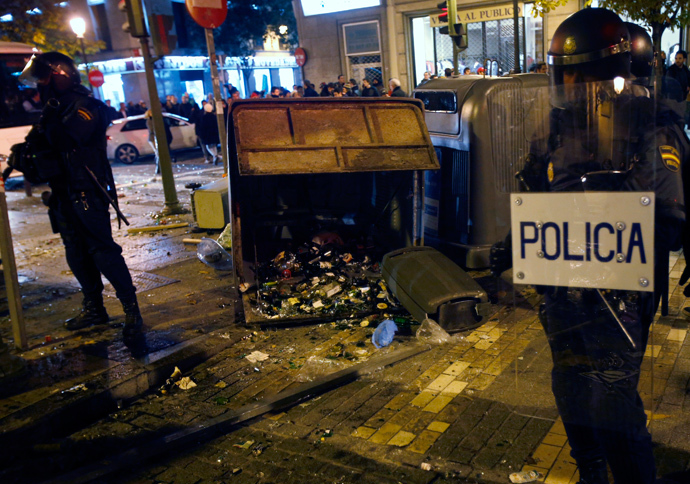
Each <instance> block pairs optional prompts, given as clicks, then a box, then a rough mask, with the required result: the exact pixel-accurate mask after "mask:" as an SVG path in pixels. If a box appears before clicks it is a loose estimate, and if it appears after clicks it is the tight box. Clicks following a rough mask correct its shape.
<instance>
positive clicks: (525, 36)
mask: <svg viewBox="0 0 690 484" xmlns="http://www.w3.org/2000/svg"><path fill="white" fill-rule="evenodd" d="M438 4H439V2H438V1H437V0H424V1H416V0H350V1H342V0H338V1H336V0H293V8H294V11H295V18H296V20H297V28H298V32H299V41H300V47H302V48H303V49H304V50H305V51H306V54H307V63H306V64H305V65H304V67H303V76H304V78H307V79H309V80H310V81H311V82H313V83H315V84H317V85H318V83H319V82H322V81H326V82H332V81H334V80H335V79H336V78H337V76H338V75H340V74H343V75H345V77H346V78H347V79H350V78H354V79H356V80H357V81H358V82H361V80H362V79H364V78H365V77H366V78H368V79H369V80H370V81H372V80H374V79H379V80H381V81H382V83H383V84H384V85H386V84H387V80H388V79H390V78H393V77H395V78H398V79H400V81H401V83H402V87H403V90H405V91H407V92H410V91H411V90H412V89H413V88H414V87H415V86H417V85H418V84H419V83H420V81H421V80H422V79H423V75H424V72H430V73H432V74H437V75H439V76H443V74H444V69H445V68H448V67H450V68H452V67H453V42H452V40H451V38H450V37H449V36H448V35H443V34H441V33H440V32H439V29H440V25H439V24H438V14H439V13H440V10H439V7H438ZM532 5H533V4H531V3H522V2H520V3H519V4H518V8H519V22H518V29H519V48H520V50H519V52H520V58H519V64H520V67H521V69H522V71H523V72H525V71H526V70H528V69H529V67H530V66H531V65H532V64H534V63H536V62H540V61H545V60H546V52H547V51H548V46H549V44H550V42H551V38H552V36H553V33H554V32H555V30H556V28H557V27H558V26H559V25H560V23H561V22H562V21H563V20H564V19H565V18H566V17H567V16H569V15H570V14H572V13H574V12H575V11H577V10H579V9H580V8H582V7H583V5H581V4H580V2H579V1H578V0H571V1H570V2H568V3H567V4H566V5H565V6H560V7H558V8H556V9H554V10H552V11H551V12H549V13H548V14H546V15H545V16H544V17H543V18H541V17H534V15H533V14H532ZM457 10H458V19H459V20H460V21H461V22H462V23H463V24H464V27H465V29H466V32H467V45H468V47H467V49H465V50H464V51H462V52H460V54H459V60H458V67H459V68H458V70H459V73H463V71H464V68H465V67H469V68H470V70H471V72H472V73H476V72H477V69H478V68H479V67H483V66H485V65H486V66H487V67H489V66H492V67H493V71H494V73H495V74H499V75H500V74H502V73H507V72H509V71H510V70H511V69H513V68H515V66H516V62H515V46H514V19H513V3H512V2H505V1H504V0H498V1H477V0H458V3H457ZM682 34H683V33H682V32H677V31H676V32H671V31H667V32H666V33H665V34H664V42H663V44H664V50H668V51H669V53H672V52H673V46H674V45H675V46H676V47H675V48H676V50H677V48H678V47H679V46H680V45H683V43H684V38H685V39H686V38H687V37H684V36H683V35H682ZM669 57H671V58H672V56H669ZM487 60H490V61H487ZM493 61H496V62H493ZM496 71H498V72H496Z"/></svg>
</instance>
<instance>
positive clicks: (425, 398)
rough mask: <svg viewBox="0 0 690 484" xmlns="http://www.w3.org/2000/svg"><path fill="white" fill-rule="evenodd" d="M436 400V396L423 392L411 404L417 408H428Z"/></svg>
mask: <svg viewBox="0 0 690 484" xmlns="http://www.w3.org/2000/svg"><path fill="white" fill-rule="evenodd" d="M434 398H436V395H434V394H433V393H431V392H422V393H420V394H419V395H417V396H416V397H414V400H412V401H411V402H410V405H414V406H415V407H426V406H427V405H428V404H429V402H431V401H432V400H433V399H434Z"/></svg>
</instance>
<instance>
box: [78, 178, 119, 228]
mask: <svg viewBox="0 0 690 484" xmlns="http://www.w3.org/2000/svg"><path fill="white" fill-rule="evenodd" d="M84 168H86V172H87V173H88V174H89V175H90V176H91V179H92V180H93V182H94V183H95V184H96V186H97V187H98V188H100V189H101V192H102V193H103V195H105V198H106V199H107V200H108V203H110V205H112V206H113V208H114V209H115V212H117V219H118V220H120V219H122V221H123V222H124V223H125V225H129V221H128V220H127V217H125V214H124V213H122V212H121V211H120V207H118V206H117V204H116V203H115V201H114V200H113V199H112V197H111V196H110V194H109V193H108V190H106V189H105V188H103V185H101V184H100V182H99V181H98V178H96V175H94V173H93V172H92V171H91V168H89V167H88V166H86V165H84Z"/></svg>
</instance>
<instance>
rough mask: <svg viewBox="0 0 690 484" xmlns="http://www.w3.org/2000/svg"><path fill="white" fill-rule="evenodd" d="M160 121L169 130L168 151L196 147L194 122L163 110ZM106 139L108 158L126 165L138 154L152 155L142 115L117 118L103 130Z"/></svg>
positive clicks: (133, 160) (138, 155) (136, 157)
mask: <svg viewBox="0 0 690 484" xmlns="http://www.w3.org/2000/svg"><path fill="white" fill-rule="evenodd" d="M163 120H164V121H165V123H166V124H167V125H168V126H170V131H171V132H172V136H173V139H172V143H171V144H170V149H171V150H179V149H188V148H195V147H197V146H198V145H197V141H196V134H195V133H194V125H193V124H192V123H190V122H189V121H187V119H186V118H183V117H182V116H177V115H175V114H169V113H163ZM106 136H107V139H108V147H107V152H108V159H110V160H116V161H119V162H121V163H125V164H127V165H129V164H131V163H134V162H135V161H137V159H138V158H139V157H140V156H146V155H152V154H153V148H151V145H150V144H149V130H148V129H147V128H146V118H145V117H144V115H143V114H142V115H139V116H130V117H128V118H124V119H116V120H114V121H113V124H111V125H110V126H109V127H108V130H107V131H106Z"/></svg>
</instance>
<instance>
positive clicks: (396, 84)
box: [388, 77, 408, 97]
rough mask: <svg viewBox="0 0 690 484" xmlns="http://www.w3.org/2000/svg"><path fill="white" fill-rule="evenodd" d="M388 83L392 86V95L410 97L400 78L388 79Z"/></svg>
mask: <svg viewBox="0 0 690 484" xmlns="http://www.w3.org/2000/svg"><path fill="white" fill-rule="evenodd" d="M388 85H389V87H390V88H391V93H390V97H408V96H407V93H406V92H405V91H403V90H402V88H401V87H400V79H396V78H395V77H394V78H392V79H391V80H390V81H388Z"/></svg>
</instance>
